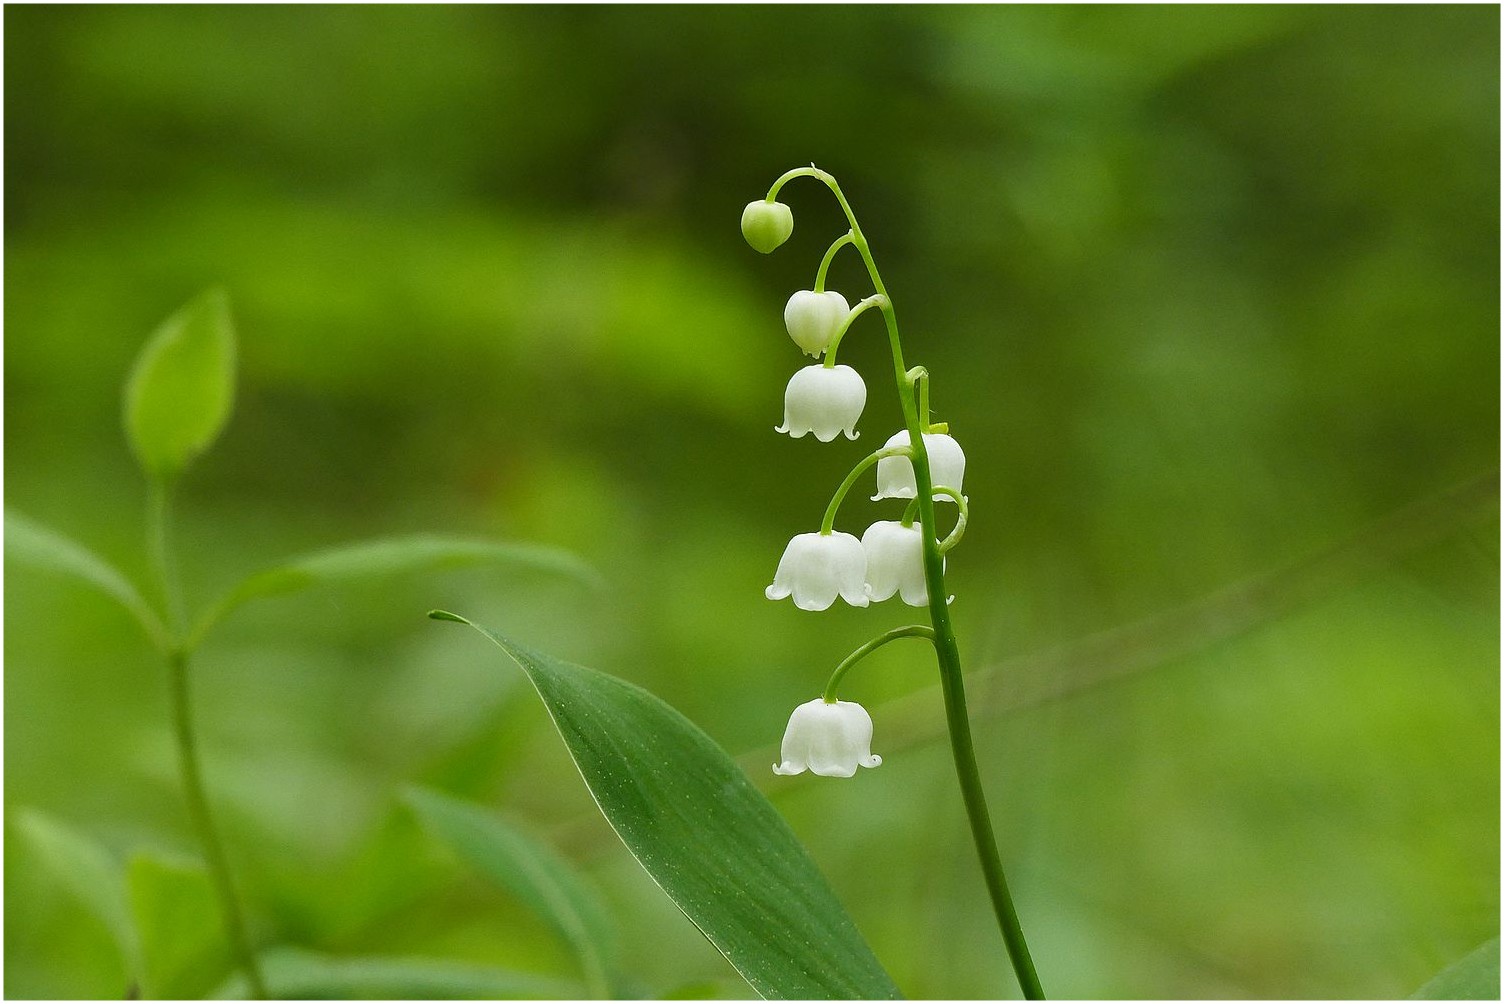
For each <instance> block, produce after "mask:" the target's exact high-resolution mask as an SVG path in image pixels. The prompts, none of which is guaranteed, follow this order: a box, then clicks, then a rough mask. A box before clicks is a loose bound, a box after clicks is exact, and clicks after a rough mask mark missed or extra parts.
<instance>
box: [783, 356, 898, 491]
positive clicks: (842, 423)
mask: <svg viewBox="0 0 1504 1004" xmlns="http://www.w3.org/2000/svg"><path fill="white" fill-rule="evenodd" d="M866 404H867V385H866V384H865V383H863V382H862V378H861V375H860V374H859V373H857V371H856V370H854V369H852V368H851V367H850V366H828V367H827V366H821V365H819V364H818V363H817V364H815V365H813V366H806V367H804V368H803V369H801V370H800V371H799V372H797V373H795V374H794V375H793V377H792V378H791V379H790V380H789V386H788V390H786V391H784V393H783V424H782V425H780V426H778V428H777V429H775V430H774V431H775V432H787V433H788V434H789V435H790V436H793V437H794V438H795V439H798V438H799V437H800V436H803V435H804V434H805V433H806V432H813V433H814V434H815V438H816V439H818V440H819V441H820V442H822V443H828V442H830V441H831V440H832V439H835V438H836V435H837V434H838V433H841V432H845V433H846V438H847V439H855V438H856V437H857V433H856V421H857V419H859V418H861V417H862V408H864V407H866ZM910 480H911V481H912V480H913V478H912V477H911V478H910Z"/></svg>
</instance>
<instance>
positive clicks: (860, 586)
mask: <svg viewBox="0 0 1504 1004" xmlns="http://www.w3.org/2000/svg"><path fill="white" fill-rule="evenodd" d="M764 595H765V596H767V598H768V599H770V600H781V599H784V598H785V597H788V596H792V597H793V598H794V606H796V607H798V608H799V609H800V610H824V609H826V608H827V607H829V606H830V605H831V604H832V603H834V602H835V601H836V597H837V596H840V597H841V598H842V599H843V600H845V601H846V602H847V603H850V604H851V605H852V606H854V607H865V606H866V605H867V552H866V551H864V550H862V542H861V541H859V540H857V539H856V538H855V537H853V536H852V535H851V534H849V533H840V532H836V533H829V534H825V533H801V534H799V535H798V536H796V537H795V538H794V539H793V540H791V541H789V546H788V547H786V548H784V551H783V557H782V558H780V559H778V571H777V572H776V573H774V575H773V584H772V585H771V586H769V587H768V588H767V589H766V590H765V591H764Z"/></svg>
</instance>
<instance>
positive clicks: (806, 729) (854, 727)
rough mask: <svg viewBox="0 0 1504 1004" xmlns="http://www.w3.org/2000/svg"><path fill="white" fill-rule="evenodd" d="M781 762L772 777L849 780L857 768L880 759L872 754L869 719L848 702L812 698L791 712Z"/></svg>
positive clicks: (880, 758) (777, 764)
mask: <svg viewBox="0 0 1504 1004" xmlns="http://www.w3.org/2000/svg"><path fill="white" fill-rule="evenodd" d="M781 759H782V763H775V764H774V765H773V773H775V774H803V773H804V772H805V771H806V770H808V771H812V772H814V773H816V774H820V775H823V776H824V777H850V776H851V775H853V774H855V773H856V769H857V768H858V767H876V766H878V765H879V764H881V763H882V762H883V758H882V757H880V756H878V755H877V754H875V753H873V752H872V716H871V715H869V714H867V709H866V708H864V707H862V706H861V705H860V704H855V703H853V702H851V701H837V702H835V703H834V704H826V703H825V700H824V698H819V697H817V698H815V699H814V700H813V701H809V702H807V703H805V704H801V705H799V706H798V707H797V708H795V709H794V713H793V714H792V715H790V716H789V727H788V728H787V729H785V730H784V733H783V749H782V757H781Z"/></svg>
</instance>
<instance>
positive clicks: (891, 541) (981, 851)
mask: <svg viewBox="0 0 1504 1004" xmlns="http://www.w3.org/2000/svg"><path fill="white" fill-rule="evenodd" d="M795 178H815V179H818V180H819V181H821V182H823V183H824V184H825V186H826V187H827V188H829V189H830V191H831V193H832V194H833V195H834V196H835V197H836V201H838V202H839V203H840V205H841V209H842V210H843V211H844V212H845V214H846V219H847V221H848V223H849V224H850V226H851V229H850V230H848V231H847V232H846V233H845V234H842V235H841V236H839V237H837V238H836V240H835V241H834V243H832V244H831V245H830V249H829V250H828V251H826V252H825V257H824V258H823V259H822V260H821V262H820V265H819V268H818V270H817V271H816V272H815V281H814V288H813V289H804V290H800V291H798V292H797V293H795V294H794V295H793V296H791V297H789V301H788V305H787V306H786V307H785V308H784V312H783V318H784V324H785V326H786V327H787V329H788V333H789V337H790V338H792V339H793V340H794V344H795V345H797V346H798V347H799V348H800V349H801V350H802V351H803V352H804V353H805V354H806V355H810V356H815V357H819V356H821V355H823V356H824V359H823V361H822V362H819V363H815V364H812V365H809V366H806V367H804V368H803V369H800V370H799V371H798V372H796V373H795V374H794V376H793V378H792V379H791V380H789V384H788V389H787V391H786V392H785V394H784V412H783V424H782V425H780V426H779V427H778V428H777V431H778V432H786V433H788V434H789V435H790V436H793V437H794V438H798V437H800V436H803V435H805V434H806V433H814V435H815V438H816V439H818V440H820V441H821V442H822V443H825V442H830V441H831V440H833V439H835V438H836V436H837V435H838V434H844V435H845V436H846V438H848V439H856V438H857V435H858V433H857V431H856V424H857V421H858V420H859V419H860V418H861V414H862V409H863V407H864V406H865V405H866V403H867V386H866V384H865V383H864V382H863V380H862V378H861V376H860V374H858V373H857V372H856V370H854V369H852V368H851V367H849V366H844V365H838V364H837V363H836V351H837V349H838V348H839V347H840V344H841V340H842V338H844V337H845V335H846V333H847V331H849V330H850V328H851V325H852V323H853V322H854V321H855V320H856V319H857V318H858V317H860V316H861V315H862V314H863V313H865V312H867V311H869V310H872V309H874V308H875V309H877V310H878V311H880V312H881V313H882V316H883V320H884V321H885V322H886V325H887V329H888V345H889V348H890V349H891V351H892V355H893V375H894V378H895V382H896V384H897V390H898V400H899V404H900V406H901V408H902V411H903V417H904V425H905V428H903V429H900V430H899V431H898V432H896V433H894V434H893V435H892V436H891V437H889V439H888V440H887V442H886V443H884V444H883V446H882V448H881V449H878V450H876V451H875V452H873V453H871V454H869V455H868V456H867V457H866V458H864V459H863V460H862V461H861V462H859V463H858V464H857V465H856V466H855V467H854V468H853V469H852V471H851V473H850V474H848V475H847V476H846V479H845V480H844V481H842V482H841V485H840V487H839V488H837V489H836V492H835V495H834V496H833V497H832V498H831V500H830V505H829V506H828V507H827V508H826V510H825V516H824V519H823V520H822V521H821V523H820V528H819V530H818V531H817V532H812V533H800V534H798V535H796V536H795V537H794V538H793V539H792V540H790V541H789V544H788V547H787V548H786V549H785V550H784V553H783V557H782V559H781V560H780V561H779V562H778V570H777V572H776V573H775V574H774V576H773V584H772V585H770V586H768V588H767V596H768V598H769V599H772V600H781V599H786V598H789V597H792V598H793V601H794V604H795V605H796V606H798V607H799V608H800V609H802V610H825V609H827V608H829V607H830V605H831V604H833V603H834V602H835V601H836V598H837V597H839V598H841V599H843V600H845V601H846V602H847V603H849V604H850V605H852V606H856V607H865V606H867V605H868V604H869V603H870V602H873V601H878V602H880V601H883V600H887V599H890V598H891V597H893V596H894V595H897V596H899V597H900V598H901V599H902V600H903V602H904V603H907V604H909V605H910V606H915V607H925V608H927V609H928V611H929V616H930V623H929V624H928V625H924V624H913V625H909V626H907V627H899V628H894V629H893V630H891V631H888V632H885V633H884V634H881V635H879V636H878V637H876V638H874V639H872V640H871V641H869V642H867V643H866V644H865V645H862V646H861V647H860V648H858V649H857V650H856V651H855V652H853V653H851V655H849V656H848V657H847V658H846V659H844V660H843V661H842V662H841V663H840V664H839V665H838V666H837V667H836V669H835V671H834V672H833V673H832V674H831V676H830V680H829V682H828V683H827V684H826V687H825V692H824V694H823V695H822V696H820V697H818V698H816V699H815V700H813V701H809V702H808V703H805V704H801V705H800V706H799V707H797V708H795V709H794V713H793V715H791V716H790V718H789V724H788V729H787V730H786V731H785V733H784V736H783V748H782V756H781V757H780V761H781V762H780V763H778V764H775V765H774V767H773V770H774V772H775V773H778V774H800V773H803V772H804V771H806V770H808V771H812V772H813V773H816V774H823V775H826V776H830V777H851V776H852V775H853V774H855V773H856V771H857V768H858V767H876V766H878V765H879V764H880V763H882V758H881V757H879V756H877V755H875V754H873V753H872V750H871V744H872V718H871V716H870V715H868V714H867V711H866V709H864V708H863V707H862V706H861V705H859V704H855V703H852V702H849V701H842V700H839V699H838V698H837V696H836V689H837V687H838V686H839V685H840V682H841V679H842V677H844V676H845V675H846V673H847V672H848V671H849V670H850V669H851V668H852V667H853V666H855V665H856V664H857V663H858V662H859V661H860V660H861V659H862V658H864V657H865V656H866V655H867V654H869V653H870V652H872V651H874V650H875V649H878V648H880V647H881V646H883V645H885V644H887V643H888V642H890V641H895V640H897V639H899V638H924V639H927V640H928V641H929V642H930V643H931V644H932V645H933V646H934V649H935V656H936V659H937V661H938V663H939V668H940V682H941V686H942V689H943V691H944V695H945V708H946V717H947V721H948V724H949V728H950V739H951V750H952V753H953V754H954V757H955V762H956V773H957V776H958V777H959V778H960V782H961V794H962V796H963V798H964V800H965V802H966V811H967V814H968V816H969V817H970V820H971V830H972V836H973V838H974V839H975V841H976V847H977V854H978V855H979V857H980V858H981V862H982V873H983V876H984V878H985V880H986V883H987V890H988V893H989V894H990V896H991V898H992V905H993V909H994V911H995V912H996V914H997V919H998V924H999V926H1000V927H1001V928H1002V932H1003V939H1004V941H1005V942H1006V943H1007V946H1008V954H1009V957H1010V958H1011V959H1012V962H1013V968H1014V971H1015V972H1016V973H1017V975H1018V981H1019V985H1020V986H1021V987H1022V988H1023V991H1024V994H1025V995H1026V996H1027V997H1029V998H1031V999H1039V998H1042V997H1043V996H1044V992H1043V990H1042V989H1041V987H1040V984H1039V977H1038V976H1037V975H1036V973H1035V971H1034V963H1033V960H1032V959H1031V958H1030V956H1029V948H1028V945H1027V943H1026V942H1025V941H1024V936H1023V930H1022V928H1021V927H1020V925H1019V920H1018V914H1017V912H1016V910H1015V909H1014V906H1013V900H1012V897H1011V895H1010V894H1009V892H1008V883H1007V879H1006V878H1005V877H1004V874H1003V867H1002V862H1001V860H1000V859H999V856H998V851H997V840H996V838H995V837H994V836H993V832H992V822H991V820H990V818H989V817H988V813H987V804H986V802H985V800H984V798H983V793H982V783H981V777H980V774H979V773H978V770H977V762H976V753H975V751H974V750H973V749H972V742H971V726H970V723H969V721H968V719H967V712H966V694H965V689H964V686H963V683H962V676H961V657H960V653H959V651H958V650H957V647H956V636H955V631H954V629H953V628H952V627H951V623H950V612H949V609H948V603H949V599H951V597H948V596H947V594H946V591H945V555H946V553H947V552H948V551H950V550H951V548H953V547H955V545H956V544H957V543H959V542H960V540H961V536H962V534H964V533H965V532H966V520H967V499H966V496H965V495H963V494H962V493H961V480H962V476H963V475H964V474H965V470H966V456H965V454H964V453H963V452H962V450H961V447H960V444H958V443H957V442H956V440H955V439H954V438H952V437H951V436H950V434H949V429H948V428H947V427H946V425H945V424H943V423H938V424H937V423H932V422H931V421H930V409H929V382H930V380H929V372H928V371H927V370H926V369H925V368H924V367H923V366H914V367H909V366H907V365H906V364H905V362H904V357H903V346H902V344H901V342H900V340H899V334H898V316H897V313H896V312H895V310H894V307H893V300H892V298H891V297H890V296H889V295H888V290H887V287H885V286H884V285H883V280H882V276H881V275H879V273H878V271H877V263H876V262H875V261H874V260H873V257H872V250H871V247H870V246H869V245H868V243H867V237H866V235H865V234H864V233H863V232H862V228H861V226H860V225H858V223H857V220H856V214H855V213H853V212H852V210H851V204H850V203H849V202H847V201H846V196H845V195H844V194H843V193H842V192H841V187H840V185H838V184H837V183H836V179H835V178H834V177H832V176H831V175H830V174H827V173H826V172H824V171H821V170H819V169H818V168H816V167H814V166H813V165H811V166H809V167H801V168H796V169H795V170H792V171H789V172H788V173H786V174H784V175H783V176H782V177H780V178H779V179H778V180H777V181H775V182H774V183H773V187H772V188H770V189H769V190H768V194H767V197H766V198H765V199H760V200H757V201H754V202H751V203H748V204H747V207H746V209H744V210H743V211H742V234H743V236H745V237H746V239H747V243H748V244H750V245H752V247H753V248H755V249H756V250H758V251H760V252H762V253H764V254H768V253H770V252H772V251H774V250H775V249H777V248H778V247H779V246H780V245H782V244H783V242H784V241H786V240H788V237H789V235H790V234H791V233H792V232H793V229H794V215H793V212H792V211H791V210H790V209H789V207H788V206H786V205H784V204H783V203H781V202H778V201H777V198H778V192H779V190H780V189H781V188H783V186H784V185H785V184H787V183H788V182H789V181H792V180H793V179H795ZM844 247H851V248H854V249H855V250H856V252H857V254H859V255H860V256H861V258H862V261H863V263H864V264H865V265H866V267H867V274H868V276H870V277H871V280H872V286H873V289H874V292H873V294H872V295H871V296H868V297H866V298H864V299H862V300H860V301H858V302H857V304H856V306H854V307H852V306H849V301H848V300H847V298H846V297H845V296H843V295H842V294H840V293H838V292H836V291H834V290H827V289H826V288H825V279H826V274H827V272H828V271H829V269H830V263H831V261H832V260H833V259H834V258H835V256H836V254H837V252H839V251H840V250H841V249H842V248H844ZM874 465H875V466H876V467H877V472H876V473H877V492H876V494H875V495H873V500H874V501H877V500H881V499H900V500H908V505H907V507H906V508H905V509H904V510H903V512H902V515H901V517H900V518H899V519H897V520H883V521H879V522H876V523H873V524H872V525H871V526H870V527H868V528H867V530H866V531H865V532H864V533H863V534H862V536H861V538H860V539H858V538H857V537H855V536H853V535H852V534H850V533H843V532H840V531H838V530H836V529H835V519H836V514H837V512H838V511H839V509H840V506H841V501H842V500H843V499H844V498H845V497H846V494H847V492H849V491H850V490H851V489H852V487H853V486H854V485H855V484H856V482H857V480H858V479H859V478H861V477H862V475H863V474H864V473H866V471H868V470H869V469H870V468H872V467H873V466H874ZM936 502H941V503H944V504H945V505H947V506H954V507H955V521H954V526H953V527H952V529H951V530H950V532H949V533H948V534H947V535H946V536H945V537H944V538H943V539H942V538H941V537H940V535H939V531H938V529H937V523H936V506H935V503H936Z"/></svg>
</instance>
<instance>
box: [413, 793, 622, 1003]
mask: <svg viewBox="0 0 1504 1004" xmlns="http://www.w3.org/2000/svg"><path fill="white" fill-rule="evenodd" d="M406 799H407V802H408V804H409V805H411V806H412V807H413V809H414V810H415V811H416V812H417V813H418V815H419V816H420V817H422V819H423V820H424V822H425V823H427V824H428V825H429V826H430V827H431V828H432V829H433V830H434V831H435V832H436V833H437V834H438V835H439V837H440V838H442V839H443V840H444V842H445V843H447V844H449V846H450V847H451V848H453V849H454V851H455V852H456V853H457V854H459V855H460V857H462V858H464V859H465V860H466V861H467V862H469V863H470V864H471V865H472V866H473V867H475V868H476V869H477V870H478V871H480V872H481V873H482V874H484V875H485V876H486V877H487V878H490V879H492V880H493V881H495V882H496V883H498V884H499V885H501V886H503V887H504V888H506V889H508V890H510V891H511V892H512V893H513V894H515V895H516V896H517V897H518V898H519V899H521V900H522V901H523V902H525V903H526V904H527V905H528V906H530V907H531V908H532V909H533V910H534V911H536V912H537V914H538V915H539V916H540V917H543V918H544V919H546V920H547V921H549V923H551V924H553V926H554V927H555V928H557V929H558V931H559V934H560V935H561V936H562V937H563V938H564V940H565V941H567V942H569V945H570V947H572V948H573V949H574V951H575V954H576V955H577V956H578V957H579V960H580V966H581V968H582V969H583V970H584V975H585V983H586V984H587V985H588V986H589V987H590V989H591V990H592V991H594V992H596V993H597V994H598V995H600V996H610V995H611V992H612V987H613V982H612V980H611V977H610V973H609V964H608V961H607V960H608V958H609V956H610V952H611V946H612V943H613V942H614V940H615V935H614V932H613V931H612V929H611V922H610V918H609V917H608V916H607V913H606V908H605V906H604V905H603V904H602V903H601V901H600V898H599V896H598V895H597V894H596V893H595V891H594V890H593V889H591V888H590V887H589V886H588V885H587V884H586V883H585V881H584V880H583V879H582V878H581V876H580V875H579V874H577V873H576V871H575V870H574V867H573V866H572V865H571V864H570V863H569V862H568V861H566V860H564V859H563V858H562V857H560V856H559V855H558V853H556V852H555V851H554V850H553V848H551V847H549V846H548V845H546V844H544V843H542V842H540V841H538V840H536V839H534V838H532V837H530V836H528V835H526V834H524V833H522V832H521V831H519V830H517V829H516V828H514V827H512V826H510V825H508V824H507V823H505V822H504V821H502V820H501V819H500V818H498V817H497V816H496V814H495V813H492V812H489V811H487V810H486V809H484V808H482V807H480V806H478V805H474V804H471V803H469V802H464V801H461V800H459V799H456V798H451V797H449V796H447V795H443V794H440V793H439V792H436V791H428V790H424V789H420V788H413V789H409V790H408V791H407V793H406Z"/></svg>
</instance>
